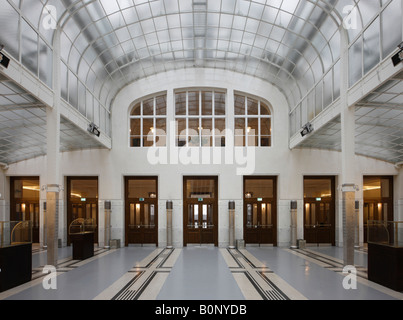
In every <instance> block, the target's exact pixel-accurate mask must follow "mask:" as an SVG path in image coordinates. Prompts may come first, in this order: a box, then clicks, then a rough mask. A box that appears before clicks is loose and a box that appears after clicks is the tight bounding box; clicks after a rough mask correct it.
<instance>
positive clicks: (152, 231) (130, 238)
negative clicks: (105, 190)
mask: <svg viewBox="0 0 403 320" xmlns="http://www.w3.org/2000/svg"><path fill="white" fill-rule="evenodd" d="M130 244H134V245H145V244H152V245H154V244H155V245H156V246H158V177H126V178H125V246H128V245H130Z"/></svg>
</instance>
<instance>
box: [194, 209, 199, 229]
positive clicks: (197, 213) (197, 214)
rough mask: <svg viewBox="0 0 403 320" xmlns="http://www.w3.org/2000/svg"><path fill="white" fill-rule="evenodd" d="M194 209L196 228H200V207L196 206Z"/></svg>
mask: <svg viewBox="0 0 403 320" xmlns="http://www.w3.org/2000/svg"><path fill="white" fill-rule="evenodd" d="M193 209H194V212H193V213H194V215H193V222H194V226H195V228H198V227H199V206H198V205H195V206H193Z"/></svg>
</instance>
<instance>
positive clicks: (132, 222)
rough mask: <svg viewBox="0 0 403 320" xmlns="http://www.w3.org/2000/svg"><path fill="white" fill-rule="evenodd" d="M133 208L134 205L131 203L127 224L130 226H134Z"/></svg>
mask: <svg viewBox="0 0 403 320" xmlns="http://www.w3.org/2000/svg"><path fill="white" fill-rule="evenodd" d="M134 208H135V204H134V203H131V204H130V219H129V220H130V222H129V225H130V226H134V224H135V220H134Z"/></svg>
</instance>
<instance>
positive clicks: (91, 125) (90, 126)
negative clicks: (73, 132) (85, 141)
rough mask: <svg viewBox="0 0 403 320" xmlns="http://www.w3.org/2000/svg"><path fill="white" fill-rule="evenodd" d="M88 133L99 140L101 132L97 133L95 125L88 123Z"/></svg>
mask: <svg viewBox="0 0 403 320" xmlns="http://www.w3.org/2000/svg"><path fill="white" fill-rule="evenodd" d="M87 130H88V132H89V133H91V134H93V135H95V136H97V137H98V138H99V136H100V135H101V131H99V128H98V127H97V126H96V125H95V123H90V124H89V125H88V129H87Z"/></svg>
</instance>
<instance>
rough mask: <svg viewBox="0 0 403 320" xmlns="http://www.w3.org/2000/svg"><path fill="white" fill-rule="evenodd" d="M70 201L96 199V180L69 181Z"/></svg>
mask: <svg viewBox="0 0 403 320" xmlns="http://www.w3.org/2000/svg"><path fill="white" fill-rule="evenodd" d="M70 190H71V191H70V198H71V199H81V198H86V199H97V198H98V179H82V180H80V179H77V180H75V179H74V180H70Z"/></svg>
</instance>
